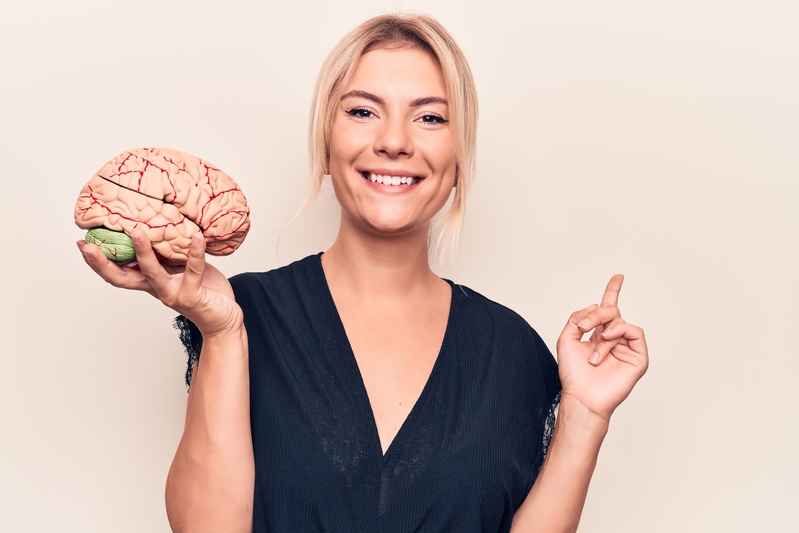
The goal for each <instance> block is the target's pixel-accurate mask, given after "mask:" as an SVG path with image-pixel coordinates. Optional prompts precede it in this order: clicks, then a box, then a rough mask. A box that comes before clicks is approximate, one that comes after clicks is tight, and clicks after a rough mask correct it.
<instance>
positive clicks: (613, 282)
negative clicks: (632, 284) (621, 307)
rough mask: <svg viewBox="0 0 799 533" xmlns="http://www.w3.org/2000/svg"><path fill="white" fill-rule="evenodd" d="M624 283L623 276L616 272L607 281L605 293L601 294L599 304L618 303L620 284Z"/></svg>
mask: <svg viewBox="0 0 799 533" xmlns="http://www.w3.org/2000/svg"><path fill="white" fill-rule="evenodd" d="M622 283H624V276H623V275H621V274H616V275H615V276H613V277H612V278H610V281H609V282H608V286H607V287H605V294H603V295H602V302H601V303H600V305H602V306H606V305H618V304H619V292H620V291H621V284H622Z"/></svg>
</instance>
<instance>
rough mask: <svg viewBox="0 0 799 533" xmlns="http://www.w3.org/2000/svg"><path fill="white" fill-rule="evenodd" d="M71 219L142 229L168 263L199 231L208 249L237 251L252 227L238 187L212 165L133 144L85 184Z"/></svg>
mask: <svg viewBox="0 0 799 533" xmlns="http://www.w3.org/2000/svg"><path fill="white" fill-rule="evenodd" d="M75 223H76V224H77V225H78V226H79V227H81V228H84V229H93V228H97V227H105V228H108V229H110V230H114V231H122V232H125V233H127V234H130V232H131V231H133V230H134V229H136V228H140V229H142V230H144V231H145V232H146V233H147V236H148V237H149V238H150V241H151V242H152V243H153V248H154V249H155V251H156V252H157V253H158V254H159V255H160V256H162V257H163V259H164V260H165V261H166V262H169V263H173V264H179V263H185V262H186V260H187V258H188V250H189V243H190V242H191V236H192V235H193V234H194V233H196V232H198V231H200V232H202V233H203V234H204V235H205V237H206V251H207V252H208V253H210V254H213V255H227V254H229V253H232V252H233V251H234V250H236V249H237V248H238V247H239V245H240V244H241V242H242V241H243V240H244V237H245V236H246V235H247V231H248V230H249V228H250V210H249V208H248V207H247V200H246V198H245V197H244V194H243V193H242V192H241V189H239V187H238V185H236V183H235V182H234V181H233V180H232V179H231V178H230V177H229V176H228V175H227V174H225V173H224V172H222V171H221V170H219V169H218V168H216V167H215V166H214V165H212V164H211V163H209V162H207V161H203V160H202V159H200V158H199V157H195V156H193V155H189V154H185V153H183V152H178V151H176V150H168V149H165V148H137V149H134V150H129V151H127V152H124V153H122V154H120V155H118V156H117V157H115V158H114V159H112V160H111V161H109V162H108V163H106V164H105V165H103V167H102V168H101V169H100V170H98V171H97V173H96V174H95V175H94V176H93V177H92V178H91V179H90V180H89V182H88V183H87V184H86V185H85V186H84V187H83V190H82V191H81V193H80V196H79V197H78V201H77V203H76V205H75Z"/></svg>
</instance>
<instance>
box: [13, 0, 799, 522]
mask: <svg viewBox="0 0 799 533" xmlns="http://www.w3.org/2000/svg"><path fill="white" fill-rule="evenodd" d="M395 10H413V11H422V12H427V13H430V14H432V15H434V16H435V17H437V18H439V19H440V20H441V21H442V22H443V23H444V24H445V25H446V26H447V27H448V28H449V29H450V30H451V32H452V33H453V34H454V35H455V37H456V38H457V39H458V41H459V42H460V44H461V46H462V47H463V49H464V50H465V52H466V54H467V56H468V57H469V59H470V61H471V65H472V68H473V70H474V74H475V77H476V80H477V85H478V91H479V95H480V105H481V117H480V128H479V153H478V174H477V182H476V186H475V188H474V189H473V194H472V197H471V198H470V204H469V208H468V214H467V222H466V226H465V228H464V232H463V237H462V242H461V247H460V251H459V254H458V255H457V257H456V259H455V260H454V261H453V262H452V263H451V264H448V265H446V266H445V267H443V268H442V269H441V274H442V275H444V276H447V277H450V278H452V279H454V280H456V281H457V282H459V283H462V284H465V285H468V286H471V287H472V288H474V289H476V290H478V291H480V292H482V293H483V294H485V295H486V296H488V297H490V298H492V299H495V300H497V301H499V302H501V303H503V304H505V305H507V306H509V307H511V308H512V309H514V310H516V311H517V312H519V313H520V314H521V315H522V316H524V317H525V318H526V319H527V320H528V321H529V322H530V323H531V324H532V325H533V326H534V327H535V328H536V329H537V330H538V331H539V332H540V333H541V335H542V336H543V337H544V338H545V339H546V341H547V342H548V344H549V345H550V347H552V348H554V342H555V339H556V338H557V335H558V333H559V332H560V329H561V327H562V325H563V324H564V323H565V321H566V319H567V317H568V315H569V314H570V313H571V312H572V311H573V310H575V309H578V308H581V307H584V306H586V305H588V304H590V303H593V302H596V301H597V300H598V299H599V298H600V296H601V294H602V290H603V288H604V285H605V283H606V281H607V279H608V278H609V277H610V276H611V275H612V274H613V273H615V272H623V273H624V274H625V275H626V277H627V279H626V282H625V287H624V289H623V291H622V294H621V302H620V303H621V309H622V313H623V314H624V316H625V318H627V319H628V320H630V321H631V322H635V323H637V324H640V325H642V326H644V327H645V329H646V331H647V336H648V340H649V344H650V351H651V357H652V362H651V367H650V371H649V373H648V374H647V375H646V376H645V377H644V379H643V380H642V381H641V382H640V383H639V385H638V387H637V388H636V389H635V390H634V391H633V394H632V395H631V397H630V398H629V399H628V401H627V402H626V403H624V404H623V405H622V406H621V407H620V408H619V409H618V410H617V412H616V414H615V415H614V420H613V421H612V425H611V431H610V434H609V435H608V437H607V439H606V441H605V445H604V447H603V451H602V454H601V457H600V462H599V466H598V468H597V470H596V474H595V477H594V481H593V483H592V487H591V490H590V493H589V497H588V503H587V505H586V509H585V513H584V516H583V522H582V526H581V531H585V532H608V533H610V532H612V533H640V532H653V533H661V532H662V533H673V532H675V531H681V532H708V531H724V532H753V531H758V532H760V531H765V532H771V531H774V532H777V531H779V532H783V531H799V520H798V519H797V515H796V510H795V505H796V502H797V501H799V488H798V487H799V484H798V483H797V482H796V479H797V477H799V460H797V456H796V452H797V450H799V392H797V391H799V387H797V386H796V376H797V375H799V357H797V356H799V353H798V352H799V350H797V345H796V340H795V337H796V331H797V330H796V328H797V327H798V326H797V324H799V313H797V300H798V299H799V283H797V273H799V209H797V204H798V201H799V103H798V102H797V101H798V100H799V96H798V95H799V3H797V2H795V1H792V0H783V1H768V0H760V1H757V0H739V1H721V0H715V1H714V0H690V1H688V0H673V1H670V2H639V1H634V0H608V1H605V2H591V1H587V0H574V1H571V2H543V1H532V2H531V1H524V2H523V1H518V2H516V1H510V0H497V1H494V2H477V1H465V0H457V1H456V0H441V1H432V0H431V1H428V2H424V1H421V0H418V1H410V0H409V1H402V2H401V1H393V2H391V1H375V2H370V1H367V0H341V1H337V2H324V1H321V0H294V1H292V2H281V3H279V4H278V3H271V2H256V1H244V0H226V1H224V2H223V1H211V0H195V1H188V0H185V1H155V0H139V1H137V2H123V1H118V2H108V1H100V0H71V1H69V2H57V1H55V0H31V1H29V2H14V3H10V4H9V5H5V6H4V7H2V8H0V80H2V81H1V82H0V169H1V170H2V192H0V203H1V204H2V206H1V207H2V221H3V223H5V226H4V228H3V232H2V243H3V246H2V252H0V253H2V261H0V269H2V270H1V271H0V284H2V285H1V286H0V295H1V296H0V298H2V307H1V308H0V309H1V310H0V312H1V313H2V320H0V328H2V330H1V333H0V341H1V342H2V344H0V351H2V353H1V354H0V355H1V357H2V359H1V360H0V452H2V453H0V530H2V531H8V532H12V531H13V532H43V531H61V532H82V533H87V532H120V533H126V532H166V531H168V525H167V521H166V514H165V511H164V504H163V489H164V480H165V477H166V473H167V470H168V467H169V464H170V462H171V460H172V455H173V453H174V450H175V448H176V446H177V442H178V439H179V437H180V434H181V431H182V424H183V412H184V407H185V400H186V390H185V387H184V385H183V370H184V365H185V359H184V355H183V352H182V349H181V347H180V344H179V342H178V339H177V335H176V332H175V331H174V330H173V329H172V326H171V320H172V317H173V316H174V313H173V312H172V311H170V310H168V309H166V308H164V307H162V306H161V305H160V304H159V303H158V302H156V301H154V300H152V298H150V297H149V296H147V295H144V294H136V293H129V292H125V291H122V290H116V289H113V288H112V287H110V286H108V285H106V284H105V283H104V282H103V281H102V280H100V279H99V278H98V277H96V276H95V275H94V273H93V272H91V270H90V269H89V268H88V267H86V266H85V264H84V263H83V261H82V260H81V258H80V255H79V253H78V251H77V249H76V247H75V241H76V240H78V239H80V238H82V235H83V232H82V231H81V230H79V229H78V228H77V227H75V226H74V224H73V221H72V210H73V206H74V202H75V200H76V199H77V195H78V192H79V191H80V188H81V187H82V186H83V184H84V183H85V182H86V181H87V180H88V179H89V177H91V175H92V174H93V173H94V172H95V171H96V170H97V169H98V168H99V167H100V166H101V165H102V164H103V163H104V162H105V161H107V160H108V159H110V158H111V157H113V156H115V155H116V154H118V153H120V152H122V151H124V150H126V149H128V148H133V147H139V146H164V147H171V148H176V149H179V150H182V151H185V152H188V153H191V154H195V155H198V156H200V157H203V158H205V159H207V160H209V161H212V162H214V163H215V164H216V165H218V166H219V167H220V168H221V169H223V170H224V171H226V172H227V173H229V174H230V175H231V176H232V177H233V178H234V179H235V180H237V181H238V183H239V184H240V185H241V187H242V188H243V189H244V191H245V193H246V194H247V197H248V199H249V201H250V205H251V208H252V222H253V228H252V231H251V233H250V235H249V236H248V238H247V240H246V241H245V243H244V245H243V247H242V248H241V249H240V250H239V251H237V252H236V254H235V255H233V256H231V257H229V258H224V259H212V262H213V263H214V264H215V265H217V266H218V267H219V268H221V269H222V270H223V272H225V273H226V274H228V275H233V274H235V273H238V272H242V271H248V270H266V269H270V268H274V267H277V266H280V265H283V264H286V263H288V262H290V261H293V260H295V259H297V258H300V257H302V256H305V255H307V254H309V253H315V252H318V251H321V250H324V249H326V248H327V247H328V246H329V244H330V243H331V242H332V239H333V236H334V234H335V228H336V225H337V221H338V211H337V206H336V204H335V200H334V198H333V197H332V194H331V192H330V188H329V187H326V188H325V189H324V191H323V193H322V195H321V197H320V198H319V200H318V201H317V202H316V204H315V205H314V206H313V208H312V209H311V210H310V211H308V212H307V213H306V214H304V215H303V216H301V217H300V218H299V219H297V220H296V221H294V222H293V223H292V224H290V225H289V226H288V227H287V229H285V230H283V227H284V225H285V224H286V222H287V221H288V220H289V219H290V218H291V217H292V215H294V213H295V212H296V210H297V208H298V207H299V205H300V204H301V202H302V199H303V197H304V195H305V191H306V187H307V181H308V166H307V160H306V150H305V147H306V129H307V128H306V125H307V121H308V109H309V103H310V98H311V91H312V88H313V84H314V81H315V78H316V74H317V72H318V69H319V67H320V65H321V63H322V61H323V59H324V57H325V55H326V54H327V52H328V51H329V49H330V48H331V47H332V45H333V44H334V42H336V41H337V40H338V39H339V38H340V37H341V36H342V35H344V33H346V32H347V31H349V30H350V29H351V28H352V27H354V26H355V25H356V24H357V23H359V22H361V21H362V20H364V19H365V18H367V17H369V16H372V15H375V14H378V13H381V12H385V11H395Z"/></svg>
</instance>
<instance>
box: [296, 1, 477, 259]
mask: <svg viewBox="0 0 799 533" xmlns="http://www.w3.org/2000/svg"><path fill="white" fill-rule="evenodd" d="M405 46H407V47H418V48H421V49H423V50H426V51H427V52H428V53H430V55H431V56H432V57H433V58H434V59H435V60H436V61H437V62H438V64H439V66H440V68H441V72H442V74H443V76H444V82H445V84H446V89H447V100H448V103H449V124H450V128H451V130H452V135H453V141H454V143H453V144H454V146H455V159H456V162H457V171H456V181H455V195H454V198H453V200H452V203H451V205H450V207H449V210H448V212H447V214H446V218H445V223H444V228H443V230H442V231H441V234H440V236H439V238H438V242H437V246H436V251H437V252H441V251H442V250H446V251H448V252H454V250H455V248H456V247H457V243H458V236H459V234H460V230H461V227H462V226H463V218H464V214H465V208H466V195H467V193H468V192H469V188H470V186H471V183H472V180H473V178H474V169H475V148H476V141H477V92H476V90H475V86H474V79H473V78H472V72H471V69H470V68H469V64H468V63H467V61H466V57H465V56H464V54H463V52H462V51H461V49H460V47H459V46H458V44H457V43H456V42H455V40H454V39H453V38H452V36H451V35H450V34H449V32H447V30H446V29H444V27H443V26H442V25H441V24H440V23H439V22H438V21H436V20H435V19H433V18H432V17H429V16H427V15H416V14H388V15H380V16H377V17H374V18H372V19H369V20H367V21H366V22H364V23H362V24H361V25H360V26H358V27H357V28H355V29H354V30H352V31H351V32H350V33H349V34H347V35H346V36H345V37H344V38H343V39H342V40H341V41H339V42H338V44H337V45H336V46H335V47H334V48H333V50H332V51H331V52H330V55H329V56H328V57H327V60H326V61H325V63H324V65H323V66H322V70H321V71H320V72H319V78H318V79H317V82H316V89H315V90H314V97H313V104H312V106H311V122H310V131H309V138H308V141H309V149H310V150H309V151H310V158H311V161H310V162H311V177H312V182H311V188H310V191H309V193H308V197H307V198H306V201H305V203H304V205H303V209H305V208H306V207H308V206H309V205H310V204H311V203H312V202H313V201H314V199H315V198H316V196H317V194H318V193H319V189H320V188H321V186H322V180H323V179H324V175H325V173H326V170H327V164H328V158H329V155H330V152H329V147H330V131H331V129H332V126H333V119H334V113H335V110H336V107H337V106H338V102H339V99H340V98H341V95H342V92H343V91H344V89H345V87H346V86H347V84H348V83H349V80H350V79H351V77H352V75H353V72H354V71H355V66H356V64H357V63H358V60H359V59H360V58H361V56H362V55H363V54H365V53H366V52H368V51H370V50H374V49H377V48H393V47H405Z"/></svg>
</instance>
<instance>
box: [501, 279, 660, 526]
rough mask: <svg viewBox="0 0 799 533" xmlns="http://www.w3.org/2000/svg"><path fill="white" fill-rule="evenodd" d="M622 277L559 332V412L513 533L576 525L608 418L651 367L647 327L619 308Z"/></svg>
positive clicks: (614, 281)
mask: <svg viewBox="0 0 799 533" xmlns="http://www.w3.org/2000/svg"><path fill="white" fill-rule="evenodd" d="M623 279H624V278H623V277H622V276H620V275H616V276H614V277H613V278H611V280H610V282H609V283H608V286H607V288H606V289H605V294H604V296H603V297H602V303H601V304H600V305H599V306H596V305H592V306H590V307H587V308H585V309H583V310H581V311H576V312H575V313H573V314H572V316H571V317H569V321H568V322H567V323H566V327H565V328H564V329H563V333H561V335H560V338H559V339H558V373H559V375H560V380H561V384H562V385H563V392H562V394H561V401H560V407H559V408H558V419H557V422H556V424H555V430H554V434H553V437H552V441H551V442H550V446H549V451H548V453H547V457H546V459H545V460H544V464H543V466H542V468H541V471H540V472H539V474H538V477H537V478H536V481H535V484H534V485H533V488H532V489H531V490H530V493H529V494H528V495H527V498H526V499H525V500H524V502H523V503H522V505H521V506H520V507H519V509H518V510H517V512H516V515H515V516H514V518H513V527H512V529H511V531H512V532H513V533H532V532H536V533H538V532H546V533H567V532H569V533H571V532H574V531H577V526H578V524H579V522H580V515H581V514H582V510H583V505H584V504H585V497H586V494H587V492H588V485H589V483H590V481H591V476H592V475H593V473H594V467H595V466H596V461H597V457H598V455H599V448H600V446H601V445H602V441H603V440H604V438H605V434H606V433H607V430H608V425H609V422H610V417H611V415H612V414H613V411H614V410H615V409H616V407H618V405H619V404H620V403H621V402H622V401H624V399H625V398H626V397H627V396H628V395H629V394H630V392H631V391H632V388H633V387H634V386H635V384H636V383H637V382H638V380H639V379H640V378H641V376H643V375H644V372H646V369H647V367H648V365H649V355H648V350H647V346H646V339H645V338H644V332H643V330H642V329H641V328H639V327H638V326H634V325H632V324H629V323H627V322H625V321H624V320H622V318H621V314H620V313H619V309H618V307H617V303H618V295H619V291H620V290H621V285H622V281H623ZM588 332H592V334H591V336H590V338H589V339H588V340H586V341H583V340H582V337H583V335H585V334H586V333H588Z"/></svg>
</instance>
